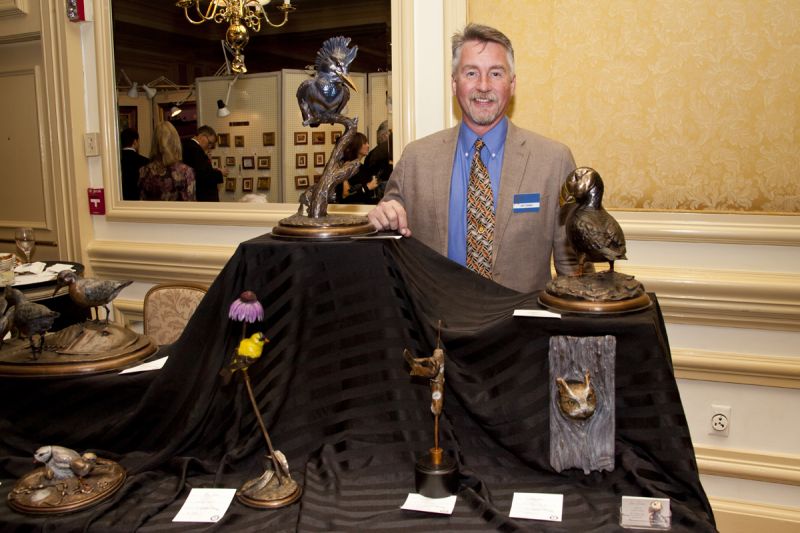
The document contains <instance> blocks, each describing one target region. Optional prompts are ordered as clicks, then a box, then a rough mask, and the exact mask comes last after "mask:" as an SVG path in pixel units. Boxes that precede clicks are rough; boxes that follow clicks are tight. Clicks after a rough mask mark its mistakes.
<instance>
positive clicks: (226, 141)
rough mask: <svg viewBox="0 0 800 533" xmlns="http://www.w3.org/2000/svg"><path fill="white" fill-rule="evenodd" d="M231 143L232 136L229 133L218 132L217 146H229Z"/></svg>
mask: <svg viewBox="0 0 800 533" xmlns="http://www.w3.org/2000/svg"><path fill="white" fill-rule="evenodd" d="M230 145H231V137H230V135H228V134H227V133H217V146H219V147H221V148H227V147H228V146H230Z"/></svg>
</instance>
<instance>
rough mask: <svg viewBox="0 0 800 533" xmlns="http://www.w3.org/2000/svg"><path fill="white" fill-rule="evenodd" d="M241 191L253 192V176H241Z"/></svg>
mask: <svg viewBox="0 0 800 533" xmlns="http://www.w3.org/2000/svg"><path fill="white" fill-rule="evenodd" d="M242 192H253V178H242Z"/></svg>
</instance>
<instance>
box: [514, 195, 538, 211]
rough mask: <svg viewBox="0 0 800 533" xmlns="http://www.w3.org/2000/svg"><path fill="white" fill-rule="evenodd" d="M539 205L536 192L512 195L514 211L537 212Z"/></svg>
mask: <svg viewBox="0 0 800 533" xmlns="http://www.w3.org/2000/svg"><path fill="white" fill-rule="evenodd" d="M541 205H542V204H541V203H540V195H539V193H538V192H534V193H530V194H515V195H514V206H513V210H514V212H515V213H530V212H538V211H539V207H541Z"/></svg>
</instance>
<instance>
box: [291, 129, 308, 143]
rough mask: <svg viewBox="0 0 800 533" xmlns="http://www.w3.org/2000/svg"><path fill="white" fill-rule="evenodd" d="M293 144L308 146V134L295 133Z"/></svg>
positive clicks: (305, 132) (302, 132)
mask: <svg viewBox="0 0 800 533" xmlns="http://www.w3.org/2000/svg"><path fill="white" fill-rule="evenodd" d="M294 144H295V145H299V144H308V132H307V131H296V132H294Z"/></svg>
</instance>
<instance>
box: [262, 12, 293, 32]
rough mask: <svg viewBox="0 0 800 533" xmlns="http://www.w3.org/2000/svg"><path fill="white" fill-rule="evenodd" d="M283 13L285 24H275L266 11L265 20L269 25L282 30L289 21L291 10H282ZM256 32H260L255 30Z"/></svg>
mask: <svg viewBox="0 0 800 533" xmlns="http://www.w3.org/2000/svg"><path fill="white" fill-rule="evenodd" d="M278 9H281V8H280V7H279V8H278ZM282 11H283V22H281V23H280V24H275V23H274V22H272V21H271V20H269V15H267V12H266V11H264V12H263V13H264V20H266V21H267V24H269V25H270V26H272V27H273V28H280V27H281V26H283V25H284V24H286V22H287V21H288V20H289V10H288V9H282ZM260 23H261V21H260V20H259V26H260ZM255 31H256V32H258V30H255Z"/></svg>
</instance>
